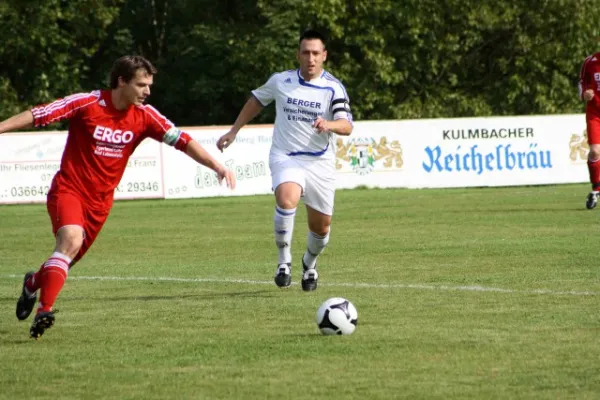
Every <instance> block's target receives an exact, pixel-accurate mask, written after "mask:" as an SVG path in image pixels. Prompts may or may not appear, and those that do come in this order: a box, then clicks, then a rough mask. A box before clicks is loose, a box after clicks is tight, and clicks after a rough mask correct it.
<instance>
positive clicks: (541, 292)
mask: <svg viewBox="0 0 600 400" xmlns="http://www.w3.org/2000/svg"><path fill="white" fill-rule="evenodd" d="M0 277H3V278H10V279H23V275H4V276H0ZM69 280H84V281H123V282H124V281H154V282H184V283H228V284H245V285H274V283H273V281H256V280H249V279H221V278H173V277H166V276H157V277H150V276H71V277H69ZM295 284H297V283H292V285H295ZM319 286H324V287H346V288H366V289H415V290H442V291H465V292H492V293H517V294H537V295H549V296H598V295H600V292H593V291H573V290H570V291H555V290H548V289H529V290H517V289H503V288H494V287H486V286H450V285H423V284H408V283H407V284H404V283H389V284H386V283H335V282H327V283H319Z"/></svg>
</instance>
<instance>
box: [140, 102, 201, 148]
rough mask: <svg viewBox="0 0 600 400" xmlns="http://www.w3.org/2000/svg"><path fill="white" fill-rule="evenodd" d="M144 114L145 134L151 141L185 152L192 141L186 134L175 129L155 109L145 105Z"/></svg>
mask: <svg viewBox="0 0 600 400" xmlns="http://www.w3.org/2000/svg"><path fill="white" fill-rule="evenodd" d="M143 110H144V111H145V112H146V117H147V119H146V134H147V135H148V136H150V137H151V138H152V139H154V140H156V141H158V142H163V143H165V144H167V145H169V146H173V147H175V148H176V149H177V150H180V151H183V152H185V149H186V148H187V145H188V143H189V142H191V141H192V140H193V139H192V137H191V136H190V135H189V134H187V133H186V132H184V131H182V130H181V129H179V128H177V127H176V126H175V125H174V124H173V123H172V122H171V121H169V120H168V119H167V118H166V117H165V116H164V115H162V114H161V113H160V112H159V111H158V110H157V109H156V108H154V107H152V106H150V105H145V106H143Z"/></svg>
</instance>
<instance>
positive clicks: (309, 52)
mask: <svg viewBox="0 0 600 400" xmlns="http://www.w3.org/2000/svg"><path fill="white" fill-rule="evenodd" d="M296 58H297V59H298V62H299V63H300V72H301V73H302V76H303V77H304V78H305V79H309V80H310V79H313V78H316V77H318V76H319V75H320V74H321V71H322V70H323V63H324V62H325V60H327V50H325V46H324V45H323V42H321V40H319V39H304V40H303V41H302V42H300V48H299V49H298V52H297V53H296Z"/></svg>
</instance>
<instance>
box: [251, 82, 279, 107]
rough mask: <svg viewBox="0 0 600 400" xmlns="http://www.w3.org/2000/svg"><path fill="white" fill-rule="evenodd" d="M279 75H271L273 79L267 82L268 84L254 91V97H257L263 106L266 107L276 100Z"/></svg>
mask: <svg viewBox="0 0 600 400" xmlns="http://www.w3.org/2000/svg"><path fill="white" fill-rule="evenodd" d="M277 75H278V74H273V75H271V77H270V78H269V79H268V80H267V82H266V83H265V84H264V85H262V86H261V87H259V88H257V89H254V90H253V91H252V95H253V96H254V97H256V99H257V100H258V101H259V102H260V104H262V105H263V106H265V107H266V106H268V105H269V104H271V102H272V101H273V100H275V93H276V89H277Z"/></svg>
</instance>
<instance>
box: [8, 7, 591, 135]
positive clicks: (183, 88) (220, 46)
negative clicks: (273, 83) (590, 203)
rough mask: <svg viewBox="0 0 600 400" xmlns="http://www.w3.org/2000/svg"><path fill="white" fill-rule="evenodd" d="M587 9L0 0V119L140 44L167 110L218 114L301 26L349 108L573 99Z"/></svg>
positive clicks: (273, 61)
mask: <svg viewBox="0 0 600 400" xmlns="http://www.w3.org/2000/svg"><path fill="white" fill-rule="evenodd" d="M599 21H600V7H598V6H597V4H596V2H595V1H593V0H589V1H587V0H506V1H503V2H488V1H482V0H370V1H369V0H0V32H1V36H0V120H2V119H5V118H7V117H9V116H11V115H13V114H15V113H17V112H20V111H22V110H24V109H27V108H29V107H31V106H33V105H36V104H39V103H45V102H49V101H52V100H54V99H56V98H59V97H64V96H65V95H68V94H71V93H74V92H80V91H85V92H87V91H91V90H94V89H97V88H102V87H105V86H107V81H108V80H107V77H108V72H109V70H110V67H111V65H112V63H113V61H114V60H115V59H116V58H118V57H119V56H121V55H124V54H139V55H143V56H145V57H147V58H148V59H150V60H151V61H152V62H153V63H154V64H155V65H156V66H157V68H158V70H159V73H158V75H157V76H156V77H155V83H154V86H153V92H152V96H151V97H150V99H149V100H150V101H149V102H150V103H151V104H153V105H154V106H155V107H157V108H158V109H159V110H160V111H161V112H162V113H164V114H165V115H166V116H168V117H169V119H171V120H172V121H173V122H175V123H176V124H177V125H181V126H184V125H215V124H216V125H228V124H231V123H233V121H234V120H235V117H236V116H237V113H238V112H239V110H240V108H241V107H242V105H243V104H244V102H245V101H246V99H247V98H248V96H249V92H250V90H252V89H254V88H256V87H258V86H260V85H262V84H263V83H264V82H265V81H266V80H267V79H268V77H269V76H270V75H271V74H272V73H273V72H276V71H282V70H287V69H292V68H295V67H296V65H297V64H296V60H295V51H296V49H297V46H298V36H299V34H300V33H301V32H302V31H303V30H305V29H307V28H314V29H317V30H320V31H322V32H323V33H324V34H325V35H326V37H327V38H328V46H327V47H328V51H329V57H328V61H327V63H326V68H327V69H328V70H329V71H330V72H332V73H333V74H334V75H335V76H336V77H338V78H339V79H340V80H341V81H342V82H343V83H344V84H345V86H346V89H347V91H348V93H349V95H350V98H351V103H352V107H353V114H354V117H355V119H357V120H374V119H410V118H437V117H450V118H451V117H470V116H488V115H531V114H562V113H579V112H583V110H584V108H583V105H582V103H581V101H580V100H579V99H578V97H577V82H578V77H579V70H580V67H581V64H582V62H583V60H584V58H585V57H586V56H587V55H589V54H591V53H593V52H596V51H600V41H599V40H598V38H599V37H600V29H599V28H598V27H599V26H600V22H599ZM273 113H274V110H273V107H270V110H269V111H268V112H266V113H263V114H262V115H260V116H259V118H258V119H257V121H256V122H272V118H273Z"/></svg>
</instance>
